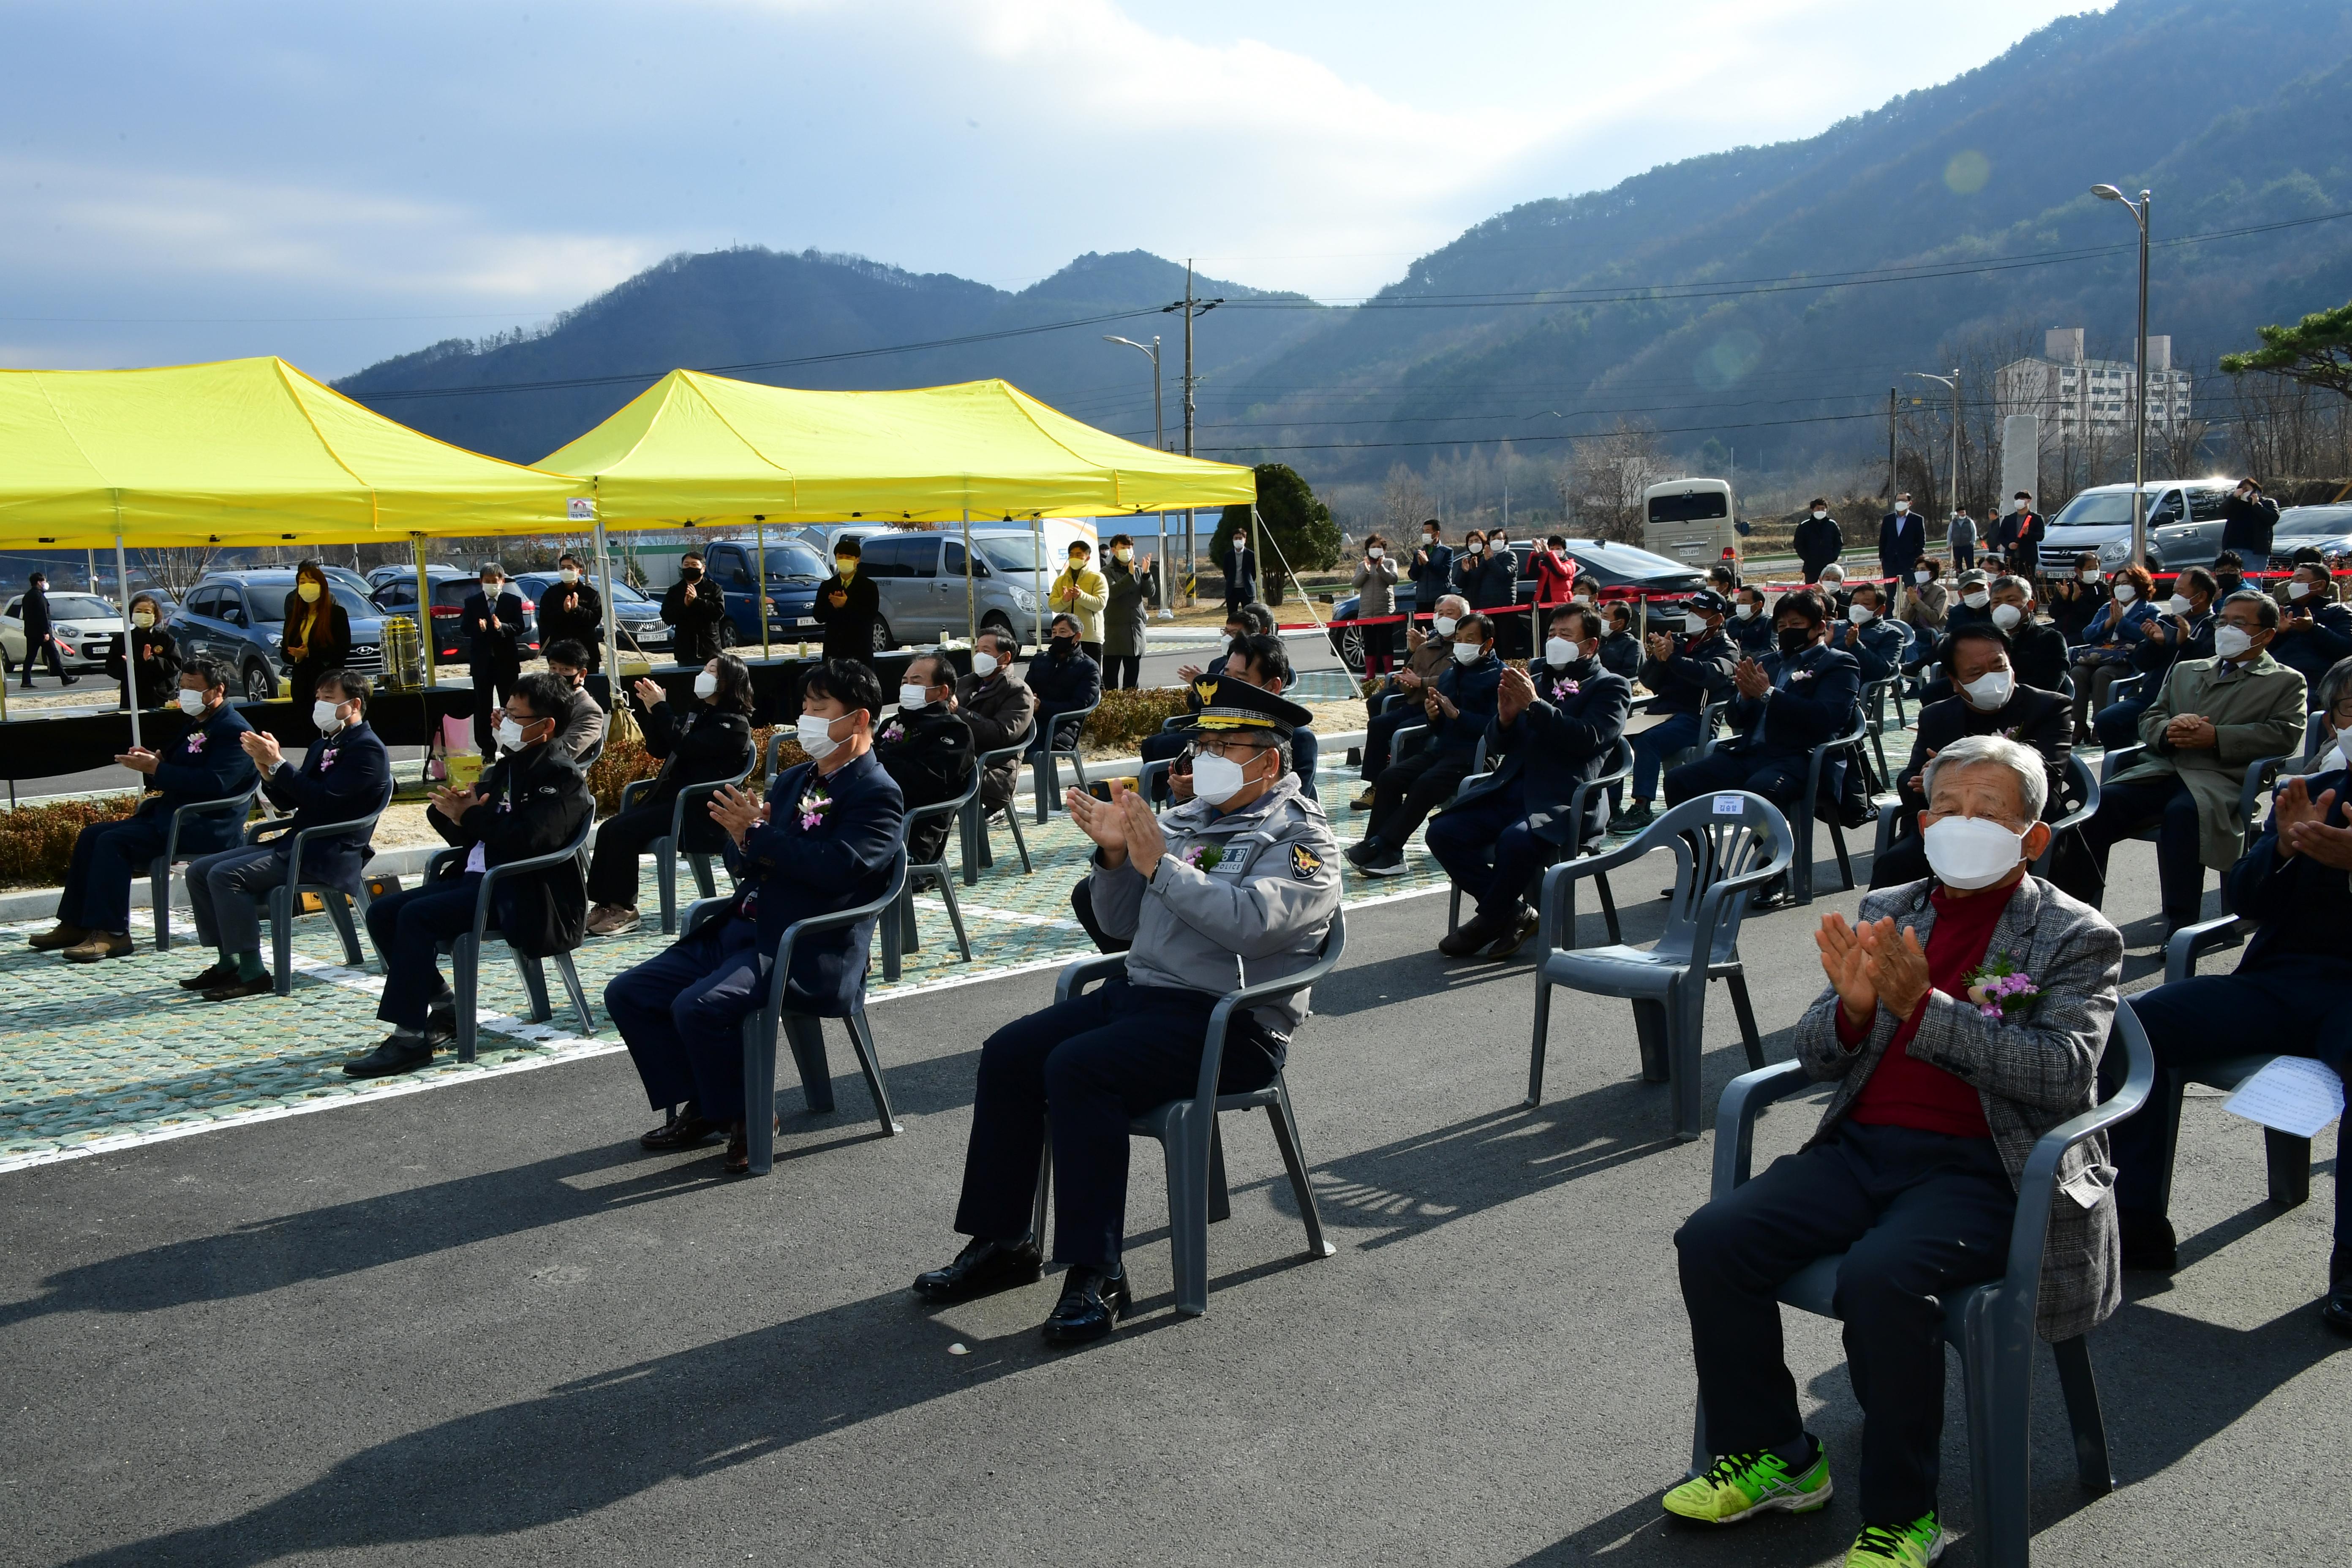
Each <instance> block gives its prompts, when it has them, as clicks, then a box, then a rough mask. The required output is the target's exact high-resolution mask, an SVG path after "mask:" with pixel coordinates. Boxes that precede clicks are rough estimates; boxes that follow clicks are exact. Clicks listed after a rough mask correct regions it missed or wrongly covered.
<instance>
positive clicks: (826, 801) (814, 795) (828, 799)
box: [800, 786, 833, 833]
mask: <svg viewBox="0 0 2352 1568" xmlns="http://www.w3.org/2000/svg"><path fill="white" fill-rule="evenodd" d="M832 807H833V796H831V795H827V794H825V793H824V788H823V787H822V786H819V787H817V788H815V789H812V790H810V791H809V792H808V793H807V794H806V795H802V796H801V804H800V814H801V831H802V832H803V833H806V832H808V831H809V830H810V829H812V828H814V827H815V826H817V825H818V824H820V823H822V822H823V821H824V814H825V813H826V812H827V811H829V810H831V809H832Z"/></svg>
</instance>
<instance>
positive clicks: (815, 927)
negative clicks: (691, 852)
mask: <svg viewBox="0 0 2352 1568" xmlns="http://www.w3.org/2000/svg"><path fill="white" fill-rule="evenodd" d="M906 886H907V849H906V847H905V846H904V845H901V846H899V848H898V858H897V859H896V860H894V861H893V862H892V863H891V868H890V885H889V887H888V888H887V889H885V890H884V891H883V894H882V896H881V897H880V898H878V899H876V900H874V901H873V902H871V903H866V904H860V905H858V906H857V907H856V909H851V910H835V911H834V912H833V913H831V914H829V915H812V916H810V917H809V918H808V919H807V920H804V921H793V923H792V924H790V925H788V926H786V927H785V928H784V934H783V935H782V937H781V938H779V939H778V940H777V942H776V962H775V964H774V966H773V967H772V968H771V969H770V970H769V971H768V993H767V996H766V998H765V1000H763V1001H762V1002H761V1004H760V1010H759V1011H758V1012H756V1013H752V1014H750V1015H748V1016H746V1017H745V1018H744V1020H743V1142H744V1152H745V1153H746V1154H747V1155H748V1156H749V1158H750V1161H751V1173H752V1174H753V1175H755V1176H764V1175H766V1174H767V1173H769V1172H770V1171H772V1170H773V1169H775V1164H776V1121H775V1119H776V1033H777V1031H778V1030H779V1029H781V1030H782V1031H783V1034H784V1037H785V1039H786V1040H787V1041H788V1042H789V1043H790V1044H791V1046H792V1048H793V1062H794V1064H795V1065H797V1066H798V1067H799V1068H800V1074H801V1092H802V1094H803V1097H804V1098H805V1099H806V1100H807V1101H808V1108H809V1109H810V1110H814V1111H820V1112H823V1111H829V1110H832V1109H833V1069H832V1067H831V1065H830V1064H828V1063H827V1062H826V1060H825V1055H824V1023H823V1021H822V1019H820V1018H819V1017H818V1016H816V1015H815V1014H813V1013H795V1012H792V1011H790V1010H789V1009H787V1008H786V1007H785V1006H784V985H785V982H786V981H787V980H788V979H789V978H790V977H791V975H792V972H793V943H794V942H797V941H799V940H800V939H801V938H802V937H803V936H804V935H809V934H813V933H814V932H817V931H838V930H840V929H841V928H843V927H845V926H854V925H856V923H857V922H858V921H866V920H872V921H877V922H878V920H879V918H880V917H881V916H882V914H883V912H884V911H885V910H888V909H889V907H890V905H891V904H892V903H893V902H895V901H896V900H897V899H898V895H899V894H900V893H901V892H903V891H904V890H905V889H906ZM730 902H731V900H726V899H698V900H695V901H694V902H693V903H692V904H690V905H688V907H687V911H686V920H685V922H684V923H685V926H686V931H687V934H688V935H689V936H691V935H692V934H693V933H694V931H695V928H696V927H697V926H698V924H699V923H700V922H701V921H702V920H703V919H704V918H705V917H707V916H715V915H718V914H719V913H722V912H723V911H724V910H726V909H727V908H728V906H729V904H730ZM867 940H868V942H871V941H872V937H871V935H870V934H869V936H868V938H867ZM843 1022H844V1023H845V1024H846V1025H847V1026H849V1044H850V1047H851V1048H852V1049H854V1050H855V1051H856V1053H857V1065H858V1067H859V1068H862V1069H863V1070H864V1071H865V1074H866V1091H867V1092H868V1093H870V1094H872V1095H873V1097H874V1112H875V1115H876V1117H877V1119H878V1120H879V1121H881V1123H882V1134H883V1136H884V1137H886V1138H887V1137H889V1136H892V1135H893V1134H896V1133H899V1132H903V1131H906V1129H905V1128H904V1127H902V1126H900V1125H899V1124H898V1119H897V1118H896V1117H894V1116H892V1115H891V1113H890V1091H889V1090H888V1089H885V1088H884V1087H883V1085H882V1067H881V1062H880V1059H879V1058H877V1055H876V1053H875V1049H874V1027H873V1026H872V1025H870V1024H868V1023H867V1022H866V981H865V978H864V975H863V973H862V972H861V973H860V976H859V979H858V982H857V994H856V998H855V999H853V1000H852V1001H851V1003H850V1005H849V1012H848V1014H847V1015H846V1016H845V1017H844V1019H843Z"/></svg>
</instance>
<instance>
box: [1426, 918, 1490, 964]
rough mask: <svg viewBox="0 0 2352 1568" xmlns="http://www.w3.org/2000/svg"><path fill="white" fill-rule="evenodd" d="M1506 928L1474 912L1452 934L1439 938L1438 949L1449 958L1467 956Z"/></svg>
mask: <svg viewBox="0 0 2352 1568" xmlns="http://www.w3.org/2000/svg"><path fill="white" fill-rule="evenodd" d="M1505 930H1506V928H1505V927H1504V926H1503V925H1502V924H1501V923H1500V922H1499V921H1490V920H1488V919H1487V918H1486V916H1485V915H1479V914H1474V915H1472V916H1471V917H1470V918H1469V919H1468V920H1466V921H1463V922H1462V924H1461V926H1460V927H1459V928H1458V929H1457V930H1456V931H1454V934H1453V935H1451V936H1442V937H1440V938H1438V939H1437V951H1438V952H1442V953H1444V955H1445V956H1446V957H1448V958H1467V957H1469V956H1470V955H1471V954H1472V953H1474V952H1477V951H1478V950H1479V949H1480V948H1482V947H1484V946H1486V944H1487V943H1488V942H1493V941H1494V940H1495V939H1496V937H1498V936H1501V935H1502V934H1503V933H1504V931H1505Z"/></svg>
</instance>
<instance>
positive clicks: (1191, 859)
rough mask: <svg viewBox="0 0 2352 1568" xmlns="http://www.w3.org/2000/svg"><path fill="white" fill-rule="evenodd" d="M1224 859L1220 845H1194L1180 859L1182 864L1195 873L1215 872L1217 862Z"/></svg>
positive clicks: (1223, 849)
mask: <svg viewBox="0 0 2352 1568" xmlns="http://www.w3.org/2000/svg"><path fill="white" fill-rule="evenodd" d="M1181 858H1182V860H1183V862H1184V864H1186V865H1187V866H1190V867H1192V869H1194V870H1195V871H1204V872H1205V871H1213V870H1215V869H1216V868H1217V862H1218V861H1220V860H1223V858H1225V848H1224V846H1223V845H1222V844H1195V845H1193V846H1192V847H1191V848H1189V849H1187V850H1185V851H1184V853H1183V855H1182V857H1181Z"/></svg>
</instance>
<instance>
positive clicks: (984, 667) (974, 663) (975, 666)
mask: <svg viewBox="0 0 2352 1568" xmlns="http://www.w3.org/2000/svg"><path fill="white" fill-rule="evenodd" d="M971 672H972V673H973V674H974V675H977V676H979V677H980V678H981V679H982V680H985V679H988V678H989V677H990V676H992V675H994V674H995V673H996V656H995V655H994V654H992V653H982V652H979V651H978V650H974V652H973V653H972V656H971Z"/></svg>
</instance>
